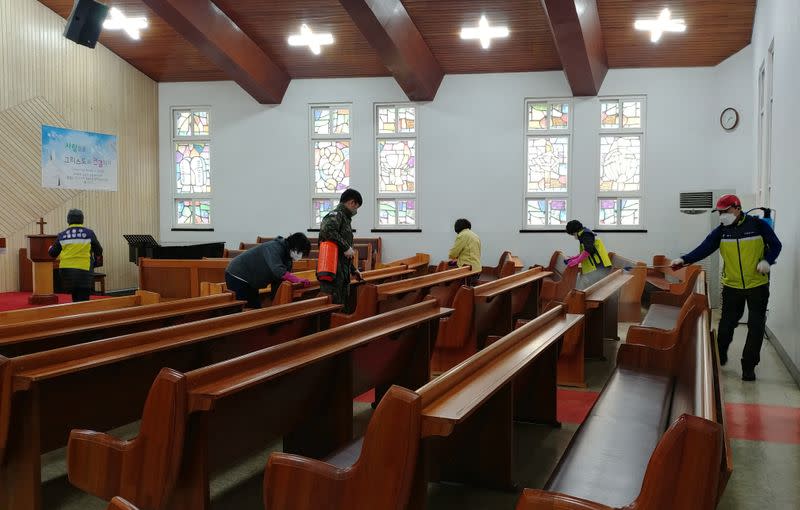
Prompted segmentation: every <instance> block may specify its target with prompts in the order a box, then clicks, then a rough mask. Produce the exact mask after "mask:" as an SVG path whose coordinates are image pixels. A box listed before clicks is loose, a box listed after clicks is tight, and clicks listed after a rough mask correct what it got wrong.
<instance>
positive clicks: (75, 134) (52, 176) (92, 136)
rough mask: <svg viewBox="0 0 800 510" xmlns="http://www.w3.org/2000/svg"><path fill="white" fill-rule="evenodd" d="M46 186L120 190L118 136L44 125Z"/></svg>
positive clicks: (43, 179)
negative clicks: (118, 187) (118, 186)
mask: <svg viewBox="0 0 800 510" xmlns="http://www.w3.org/2000/svg"><path fill="white" fill-rule="evenodd" d="M42 187H43V188H62V189H82V190H104V191H116V190H117V137H116V136H115V135H107V134H103V133H92V132H90V131H75V130H72V129H65V128H60V127H55V126H47V125H44V124H43V125H42Z"/></svg>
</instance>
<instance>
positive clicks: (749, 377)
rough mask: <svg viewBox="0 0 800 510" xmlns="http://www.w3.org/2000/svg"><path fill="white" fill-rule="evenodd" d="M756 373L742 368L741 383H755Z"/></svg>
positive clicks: (750, 369) (751, 369) (752, 369)
mask: <svg viewBox="0 0 800 510" xmlns="http://www.w3.org/2000/svg"><path fill="white" fill-rule="evenodd" d="M755 380H756V371H755V369H754V368H745V367H742V381H755Z"/></svg>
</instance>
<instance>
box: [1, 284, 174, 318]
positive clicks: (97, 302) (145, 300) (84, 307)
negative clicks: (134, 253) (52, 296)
mask: <svg viewBox="0 0 800 510" xmlns="http://www.w3.org/2000/svg"><path fill="white" fill-rule="evenodd" d="M159 301H160V296H159V295H158V294H157V293H155V292H148V291H146V290H137V291H136V293H135V294H134V295H132V296H122V297H113V298H105V299H93V300H91V301H83V302H79V303H64V304H59V305H50V306H40V307H36V308H24V309H21V310H9V311H5V312H0V325H6V324H18V323H22V322H30V321H37V320H42V319H52V318H56V317H66V316H69V315H79V314H82V313H90V312H101V311H105V310H118V309H121V308H129V307H133V306H141V305H150V304H153V303H158V302H159Z"/></svg>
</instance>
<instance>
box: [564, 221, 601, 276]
mask: <svg viewBox="0 0 800 510" xmlns="http://www.w3.org/2000/svg"><path fill="white" fill-rule="evenodd" d="M567 234H569V235H571V236H572V237H574V238H575V239H577V240H578V243H579V250H580V251H579V252H578V255H576V256H574V257H568V258H567V267H575V266H577V265H579V264H580V266H581V278H580V282H579V285H578V286H579V288H586V287H588V286H589V285H591V284H593V283H595V282H597V281H600V280H601V279H602V278H603V277H604V276H606V275H608V274H609V273H610V272H611V258H609V256H608V251H606V247H605V245H604V244H603V241H601V240H600V238H599V237H597V236H596V235H595V233H594V232H592V231H591V230H589V229H588V228H586V227H584V226H583V225H582V224H581V222H580V221H578V220H572V221H570V222H569V223H567Z"/></svg>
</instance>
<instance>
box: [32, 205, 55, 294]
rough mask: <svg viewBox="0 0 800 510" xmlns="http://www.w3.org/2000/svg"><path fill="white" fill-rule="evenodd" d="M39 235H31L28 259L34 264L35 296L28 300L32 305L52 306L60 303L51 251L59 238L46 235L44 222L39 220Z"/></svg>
mask: <svg viewBox="0 0 800 510" xmlns="http://www.w3.org/2000/svg"><path fill="white" fill-rule="evenodd" d="M38 223H39V232H40V233H39V234H37V235H29V236H27V238H28V258H29V259H31V262H33V295H31V296H30V297H29V298H28V303H30V304H32V305H52V304H55V303H58V296H56V295H55V294H54V293H53V258H52V257H51V256H50V253H49V250H50V247H51V246H53V243H55V242H56V239H57V237H58V236H54V235H49V234H45V233H44V225H45V222H44V220H41V219H40V220H39V222H38Z"/></svg>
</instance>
